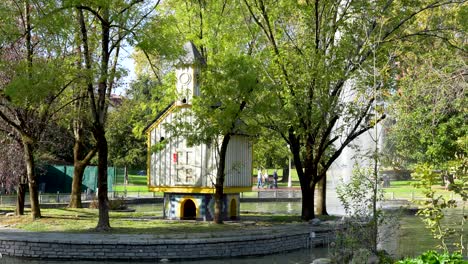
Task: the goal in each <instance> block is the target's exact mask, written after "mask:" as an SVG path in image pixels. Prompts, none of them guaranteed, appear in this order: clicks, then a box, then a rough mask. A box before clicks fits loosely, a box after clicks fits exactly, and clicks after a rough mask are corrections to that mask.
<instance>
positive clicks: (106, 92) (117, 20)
mask: <svg viewBox="0 0 468 264" xmlns="http://www.w3.org/2000/svg"><path fill="white" fill-rule="evenodd" d="M141 2H142V1H120V0H115V1H111V2H109V1H95V2H93V3H82V2H80V1H78V2H77V1H70V3H69V6H68V7H74V8H76V10H77V12H78V18H77V22H78V24H79V25H80V26H79V30H80V32H79V33H80V37H81V43H82V44H81V50H82V51H81V54H82V57H83V60H82V61H83V70H84V77H85V82H86V87H87V96H88V99H89V104H88V105H89V108H90V112H91V120H92V127H91V131H92V134H93V137H94V139H95V142H96V149H97V154H98V190H99V192H98V201H99V220H98V224H97V227H96V229H97V230H109V229H110V224H109V206H108V196H107V163H108V157H107V155H108V143H107V139H106V134H105V133H106V127H105V124H106V120H107V112H108V107H109V97H110V94H111V92H112V89H113V88H115V86H116V85H117V82H116V81H117V80H118V77H119V76H120V74H119V71H118V61H119V54H120V48H121V46H122V45H123V42H124V41H125V40H127V41H130V42H132V40H131V39H130V38H129V36H133V37H135V39H136V40H138V37H139V35H138V32H139V31H141V30H142V26H143V25H144V23H145V22H146V21H147V20H148V19H149V18H150V17H151V14H152V13H153V12H154V10H155V8H156V6H157V5H158V4H159V1H157V2H156V3H154V4H150V5H143V4H141ZM95 23H96V24H97V25H98V28H96V27H95ZM90 29H92V32H91V31H90ZM93 40H97V42H98V44H99V45H96V46H97V47H99V48H97V49H93V47H94V46H93ZM97 51H99V54H98V53H97Z"/></svg>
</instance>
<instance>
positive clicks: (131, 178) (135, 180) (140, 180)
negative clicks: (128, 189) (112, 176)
mask: <svg viewBox="0 0 468 264" xmlns="http://www.w3.org/2000/svg"><path fill="white" fill-rule="evenodd" d="M115 184H116V185H123V184H124V176H123V174H122V175H120V174H119V175H118V177H117V179H116V180H115ZM128 184H129V185H146V175H138V174H128Z"/></svg>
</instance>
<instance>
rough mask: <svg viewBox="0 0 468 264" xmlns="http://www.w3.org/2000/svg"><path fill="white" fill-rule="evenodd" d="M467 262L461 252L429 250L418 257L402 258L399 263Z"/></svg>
mask: <svg viewBox="0 0 468 264" xmlns="http://www.w3.org/2000/svg"><path fill="white" fill-rule="evenodd" d="M463 263H465V264H466V263H467V262H466V261H464V260H463V257H462V255H460V254H459V253H454V254H448V253H437V252H436V251H433V250H429V251H426V252H424V253H423V254H421V256H419V257H417V258H411V259H410V258H407V259H404V260H400V261H398V262H397V264H463Z"/></svg>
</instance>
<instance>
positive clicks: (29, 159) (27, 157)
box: [23, 136, 41, 219]
mask: <svg viewBox="0 0 468 264" xmlns="http://www.w3.org/2000/svg"><path fill="white" fill-rule="evenodd" d="M31 141H32V140H31V139H30V138H27V137H25V136H23V148H24V161H25V164H26V175H27V176H28V185H29V198H30V202H31V216H32V218H33V219H37V218H40V217H41V209H40V207H39V192H38V190H37V182H36V180H37V179H36V172H35V171H34V157H33V143H32V142H31Z"/></svg>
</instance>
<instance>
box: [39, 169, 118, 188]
mask: <svg viewBox="0 0 468 264" xmlns="http://www.w3.org/2000/svg"><path fill="white" fill-rule="evenodd" d="M73 168H74V167H73V166H64V165H46V166H44V167H42V169H41V170H40V171H38V181H37V182H38V187H39V191H41V192H43V193H56V192H60V193H71V187H72V181H73ZM117 171H118V169H117V168H116V167H108V168H107V190H108V191H109V192H112V191H113V188H112V186H113V184H114V180H115V178H116V177H117ZM97 178H98V170H97V166H87V167H86V169H85V171H84V174H83V183H82V185H81V189H82V191H88V190H90V191H93V192H95V191H96V189H97Z"/></svg>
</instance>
